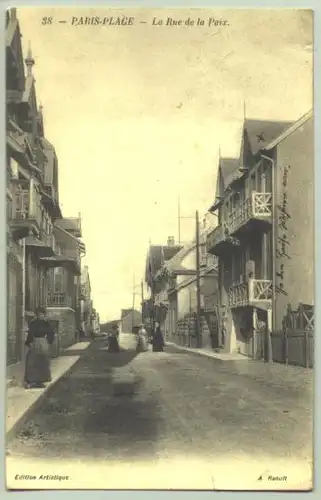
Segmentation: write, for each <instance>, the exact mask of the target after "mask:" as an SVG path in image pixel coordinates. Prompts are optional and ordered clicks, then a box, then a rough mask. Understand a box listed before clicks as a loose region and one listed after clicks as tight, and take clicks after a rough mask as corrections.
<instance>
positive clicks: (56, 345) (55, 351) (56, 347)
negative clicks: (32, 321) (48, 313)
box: [49, 319, 60, 358]
mask: <svg viewBox="0 0 321 500" xmlns="http://www.w3.org/2000/svg"><path fill="white" fill-rule="evenodd" d="M49 323H50V325H51V327H52V329H53V331H54V332H55V338H54V342H53V344H52V346H51V356H52V357H53V358H58V356H59V353H60V342H59V321H56V320H52V319H50V320H49Z"/></svg>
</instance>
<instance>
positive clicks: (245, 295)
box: [229, 279, 272, 309]
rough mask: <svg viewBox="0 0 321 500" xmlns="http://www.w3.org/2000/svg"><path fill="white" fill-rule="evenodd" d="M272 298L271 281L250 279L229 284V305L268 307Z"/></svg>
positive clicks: (231, 306) (232, 306)
mask: <svg viewBox="0 0 321 500" xmlns="http://www.w3.org/2000/svg"><path fill="white" fill-rule="evenodd" d="M271 300H272V281H271V280H260V279H250V280H249V281H248V282H246V283H242V284H239V285H235V286H231V287H230V289H229V307H230V308H234V307H247V306H252V307H261V308H262V309H269V308H270V305H271Z"/></svg>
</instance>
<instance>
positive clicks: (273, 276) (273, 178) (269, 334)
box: [261, 154, 276, 363]
mask: <svg viewBox="0 0 321 500" xmlns="http://www.w3.org/2000/svg"><path fill="white" fill-rule="evenodd" d="M261 157H262V158H263V159H264V160H267V161H269V162H270V164H271V168H272V207H271V208H272V328H271V332H269V333H268V362H269V363H271V362H272V361H273V356H272V342H271V333H272V332H274V331H275V326H276V311H275V307H276V283H275V280H276V266H275V258H276V221H275V215H276V214H275V191H276V189H275V168H276V167H275V161H274V160H273V159H272V158H270V157H269V156H266V155H264V154H261Z"/></svg>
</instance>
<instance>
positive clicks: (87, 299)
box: [80, 266, 92, 336]
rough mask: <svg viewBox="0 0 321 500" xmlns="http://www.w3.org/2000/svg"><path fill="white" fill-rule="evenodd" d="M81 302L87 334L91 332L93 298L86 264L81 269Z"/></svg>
mask: <svg viewBox="0 0 321 500" xmlns="http://www.w3.org/2000/svg"><path fill="white" fill-rule="evenodd" d="M80 304H81V306H80V307H81V317H80V321H81V328H82V330H83V331H84V332H85V334H86V335H87V336H89V335H90V333H91V314H92V300H91V285H90V276H89V268H88V266H84V267H83V269H82V271H81V285H80Z"/></svg>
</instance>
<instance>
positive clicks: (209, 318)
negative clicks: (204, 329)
mask: <svg viewBox="0 0 321 500" xmlns="http://www.w3.org/2000/svg"><path fill="white" fill-rule="evenodd" d="M205 319H206V323H207V326H208V329H209V331H210V338H211V347H212V349H218V347H219V335H218V333H219V324H218V317H217V313H216V311H215V310H214V311H206V312H205Z"/></svg>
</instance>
